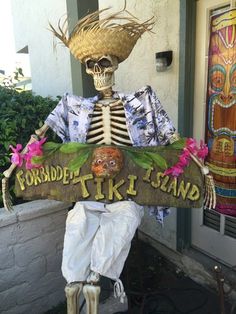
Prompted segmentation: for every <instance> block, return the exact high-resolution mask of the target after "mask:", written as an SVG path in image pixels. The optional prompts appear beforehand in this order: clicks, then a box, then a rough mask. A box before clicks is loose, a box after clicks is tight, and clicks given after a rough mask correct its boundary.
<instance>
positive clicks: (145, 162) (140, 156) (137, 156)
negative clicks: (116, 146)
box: [126, 151, 152, 169]
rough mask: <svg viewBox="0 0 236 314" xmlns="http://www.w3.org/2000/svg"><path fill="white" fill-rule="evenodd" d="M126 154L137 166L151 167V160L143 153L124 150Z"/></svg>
mask: <svg viewBox="0 0 236 314" xmlns="http://www.w3.org/2000/svg"><path fill="white" fill-rule="evenodd" d="M126 154H127V155H128V156H129V157H130V158H131V159H132V161H133V162H134V163H136V165H138V166H139V167H141V168H144V169H149V168H151V166H152V160H151V159H150V158H149V157H148V156H147V155H146V154H145V153H137V152H131V151H126Z"/></svg>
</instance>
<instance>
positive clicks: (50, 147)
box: [43, 142, 62, 152]
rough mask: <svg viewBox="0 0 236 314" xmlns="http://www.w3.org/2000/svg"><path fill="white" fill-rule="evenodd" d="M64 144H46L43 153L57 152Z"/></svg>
mask: <svg viewBox="0 0 236 314" xmlns="http://www.w3.org/2000/svg"><path fill="white" fill-rule="evenodd" d="M61 145H62V144H60V143H54V142H46V143H45V144H44V145H43V151H44V152H49V151H51V150H52V151H56V150H57V149H59V148H60V146H61Z"/></svg>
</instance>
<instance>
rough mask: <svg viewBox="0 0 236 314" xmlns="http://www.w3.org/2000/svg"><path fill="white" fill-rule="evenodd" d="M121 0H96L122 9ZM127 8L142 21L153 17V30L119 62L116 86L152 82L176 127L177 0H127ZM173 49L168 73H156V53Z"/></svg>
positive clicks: (129, 87)
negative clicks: (125, 58) (126, 57)
mask: <svg viewBox="0 0 236 314" xmlns="http://www.w3.org/2000/svg"><path fill="white" fill-rule="evenodd" d="M123 6H124V1H123V0H117V1H111V0H99V8H100V9H102V8H107V7H111V10H115V11H118V10H121V9H122V8H123ZM126 8H127V10H128V11H130V12H131V13H132V14H134V15H135V16H136V17H138V18H139V19H140V20H141V21H145V20H147V19H149V18H150V17H152V16H153V17H154V20H155V21H156V22H155V25H154V27H153V32H154V33H145V34H144V35H143V36H142V37H141V39H139V40H138V42H137V44H136V46H135V47H134V49H133V51H132V52H131V54H130V56H129V58H128V59H127V60H125V61H124V62H122V63H121V64H120V65H119V68H118V70H117V72H116V77H115V80H116V86H115V88H116V89H118V90H121V91H123V92H129V91H134V90H137V89H138V88H140V87H142V86H144V85H151V86H152V87H153V89H154V90H155V91H156V92H157V95H158V97H159V98H160V100H161V102H162V104H163V106H164V107H165V108H166V110H167V112H168V114H169V115H170V117H171V118H172V119H173V121H174V123H175V125H176V126H177V119H178V75H179V72H178V69H179V0H145V1H140V0H129V1H127V7H126ZM166 50H172V51H173V62H172V65H171V67H170V69H168V71H167V72H159V73H157V72H156V66H155V53H156V52H160V51H166Z"/></svg>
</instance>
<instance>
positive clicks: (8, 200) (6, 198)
mask: <svg viewBox="0 0 236 314" xmlns="http://www.w3.org/2000/svg"><path fill="white" fill-rule="evenodd" d="M2 199H3V205H4V207H5V209H6V210H7V211H9V212H11V211H13V207H12V205H13V204H12V197H11V195H10V193H9V178H7V177H4V178H3V179H2Z"/></svg>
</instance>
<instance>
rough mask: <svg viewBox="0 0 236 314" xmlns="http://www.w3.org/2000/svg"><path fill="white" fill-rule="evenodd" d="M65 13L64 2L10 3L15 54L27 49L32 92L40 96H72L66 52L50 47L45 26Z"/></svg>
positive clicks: (52, 45)
mask: <svg viewBox="0 0 236 314" xmlns="http://www.w3.org/2000/svg"><path fill="white" fill-rule="evenodd" d="M65 13H67V4H66V0H60V1H57V0H51V1H47V0H42V1H40V5H39V2H38V1H31V0H21V1H19V0H12V14H13V22H14V33H15V45H16V51H19V50H21V49H23V48H24V47H25V46H28V50H29V56H30V66H31V74H32V88H33V91H34V92H35V93H36V94H39V95H41V96H57V95H62V94H63V93H64V92H66V91H68V92H72V76H71V65H70V62H71V61H70V53H69V50H68V49H67V48H66V47H64V46H63V45H60V44H58V45H57V46H56V48H55V47H54V44H55V41H54V40H53V35H52V33H51V32H50V31H49V30H48V22H49V21H50V22H51V24H52V25H57V23H58V18H60V17H62V18H63V17H64V15H65Z"/></svg>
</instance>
